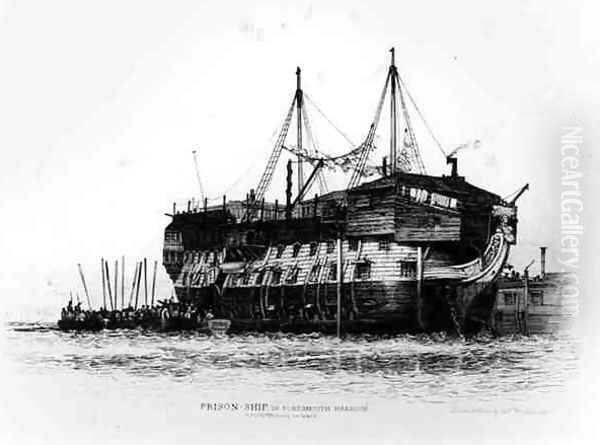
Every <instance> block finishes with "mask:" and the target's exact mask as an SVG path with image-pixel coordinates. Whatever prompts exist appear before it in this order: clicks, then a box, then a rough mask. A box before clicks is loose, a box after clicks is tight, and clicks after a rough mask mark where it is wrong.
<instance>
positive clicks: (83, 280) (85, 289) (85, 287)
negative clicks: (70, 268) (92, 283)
mask: <svg viewBox="0 0 600 445" xmlns="http://www.w3.org/2000/svg"><path fill="white" fill-rule="evenodd" d="M77 268H78V269H79V276H80V277H81V282H82V283H83V290H84V291H85V297H86V298H87V302H88V308H89V309H90V311H91V310H92V303H90V296H89V294H88V290H87V286H86V285H85V277H84V276H83V270H82V269H81V264H77Z"/></svg>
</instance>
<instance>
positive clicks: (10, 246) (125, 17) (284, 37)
mask: <svg viewBox="0 0 600 445" xmlns="http://www.w3.org/2000/svg"><path fill="white" fill-rule="evenodd" d="M597 17H598V11H597V8H596V7H595V6H594V2H558V1H554V2H553V1H546V2H536V1H506V2H465V1H454V2H430V1H419V2H414V1H412V2H407V1H395V2H377V1H371V2H364V1H343V2H341V1H338V2H334V1H329V2H318V3H317V2H309V1H301V2H277V1H261V2H248V1H237V2H228V3H227V4H225V3H224V2H220V1H169V2H166V1H160V2H156V1H155V2H153V1H103V2H81V1H60V0H56V1H53V2H43V1H37V2H36V1H26V0H25V1H1V2H0V61H1V62H0V63H1V69H0V119H1V122H2V125H1V126H0V128H1V131H0V150H1V151H0V153H1V154H0V156H1V158H0V159H1V162H0V218H1V221H2V223H1V228H2V230H1V231H0V249H1V251H2V253H3V254H2V255H1V258H0V291H1V292H2V296H3V297H4V298H3V301H4V302H3V305H4V307H3V312H4V315H5V316H6V317H8V318H15V317H29V318H31V317H33V318H36V317H37V318H49V319H53V318H55V317H56V315H57V311H58V308H59V307H60V305H62V304H64V302H65V301H66V296H67V295H68V293H69V291H73V292H74V293H77V292H80V293H82V290H81V286H80V284H79V278H78V275H77V267H76V265H77V264H78V263H81V264H82V267H83V270H84V272H85V273H86V278H87V279H88V282H89V286H90V289H91V292H90V293H91V294H92V295H91V296H92V300H93V302H94V304H95V305H97V304H98V303H99V301H100V299H101V297H100V295H101V291H100V289H101V287H100V284H99V283H100V272H99V268H100V258H101V257H104V258H107V259H108V260H109V261H110V262H111V263H110V264H112V262H113V261H114V260H115V259H117V258H120V257H121V255H125V256H126V266H127V278H128V282H129V280H130V279H131V278H130V277H131V274H132V270H133V265H134V263H135V261H137V260H139V259H140V258H142V257H147V258H149V260H150V262H152V261H153V260H155V259H156V260H158V261H159V262H160V259H161V243H162V235H163V230H164V227H165V226H166V225H167V224H168V222H169V218H168V217H167V216H165V215H164V213H165V212H169V211H170V209H171V208H172V202H174V201H177V202H180V203H182V202H185V201H187V200H188V199H190V198H191V197H193V196H196V195H197V190H198V186H197V182H196V177H195V171H194V166H193V161H192V154H191V152H192V150H196V151H197V152H198V157H199V163H200V167H199V170H200V175H201V178H202V182H203V185H204V188H205V189H206V193H207V195H208V196H209V197H211V198H212V197H216V198H217V199H219V197H220V196H221V195H222V194H223V193H225V192H226V193H227V195H228V196H230V197H231V198H243V197H244V196H245V194H246V192H247V191H248V190H249V188H251V187H255V186H256V184H257V183H258V179H259V177H260V174H261V172H262V168H264V165H265V163H266V159H267V157H268V155H269V153H270V151H271V148H272V143H273V140H274V136H275V134H276V133H275V132H276V130H277V127H278V126H279V125H281V122H282V120H283V118H284V115H285V112H286V110H287V108H288V107H289V104H290V102H291V99H292V96H293V93H294V88H295V70H296V66H301V67H302V73H303V79H302V81H303V88H304V90H305V91H306V93H307V94H308V95H309V97H310V98H311V99H314V101H315V103H316V104H317V105H318V106H319V107H320V108H321V109H322V110H323V111H325V112H326V114H327V116H328V117H329V118H330V119H332V121H334V122H335V124H336V126H338V127H339V128H340V129H342V130H343V131H344V132H345V133H347V134H348V136H349V137H350V138H351V139H352V140H353V141H354V142H356V141H361V140H362V139H363V138H364V137H365V135H366V133H367V131H368V128H369V125H370V121H371V119H372V116H373V113H374V109H375V107H376V103H377V99H378V95H379V94H380V91H381V87H382V85H383V81H384V79H385V74H386V70H387V66H388V64H389V52H388V50H389V48H390V47H392V46H394V47H395V48H396V64H397V66H398V70H399V72H400V75H401V76H402V78H403V79H404V81H405V83H406V84H407V86H408V88H409V91H410V93H411V95H412V96H413V97H414V98H415V100H416V102H417V104H418V106H419V109H420V110H421V111H422V113H423V115H424V116H425V117H426V119H427V121H428V123H429V125H430V127H431V128H432V129H433V130H434V133H435V135H436V136H437V138H438V139H439V140H440V142H441V144H442V146H443V148H444V150H445V151H446V152H449V151H451V150H452V149H453V148H454V147H456V146H458V145H460V144H462V143H465V142H466V141H470V140H474V139H478V140H480V141H481V147H480V148H479V149H477V150H468V151H463V152H462V153H460V155H459V161H458V167H459V173H460V174H462V175H464V176H466V178H467V180H468V181H470V182H472V183H473V184H475V185H478V186H481V187H483V188H486V189H488V190H491V191H493V192H495V193H498V194H499V195H501V196H505V195H508V194H509V193H511V192H513V191H514V190H516V189H518V188H519V187H521V186H523V185H524V184H525V183H529V184H530V190H529V191H528V192H526V193H525V194H524V195H523V196H522V197H521V199H520V200H519V202H518V204H519V218H520V223H519V229H518V231H519V240H518V246H517V247H516V248H515V249H514V250H513V253H512V256H511V259H510V261H511V262H512V263H514V264H515V265H517V266H518V267H523V266H524V265H525V264H527V263H528V262H529V261H530V260H531V259H537V258H538V250H537V249H538V247H539V246H541V245H545V246H548V247H549V269H551V270H559V268H560V265H559V264H558V262H557V259H558V255H559V251H560V238H559V231H560V192H561V186H560V180H561V167H560V137H561V135H562V134H563V132H564V130H563V127H566V126H581V127H582V128H583V129H584V141H585V142H584V148H585V149H582V150H581V153H580V156H579V158H580V162H581V165H582V167H581V168H582V170H584V177H583V179H582V186H581V187H582V190H583V191H584V193H587V190H589V191H590V193H591V191H592V190H593V189H594V188H595V187H597V185H598V184H597V180H596V179H595V178H594V177H593V175H592V174H590V173H591V172H592V171H593V169H594V167H593V166H592V163H593V162H595V160H594V157H593V156H592V149H591V147H592V137H593V134H594V132H596V131H597V130H596V129H595V128H594V126H595V125H594V124H595V120H594V119H593V118H594V114H595V113H594V112H595V111H596V110H597V108H596V107H597V102H598V98H600V84H599V83H598V81H597V79H598V78H599V77H600V33H599V32H598V31H597V24H596V18H597ZM313 114H314V115H315V118H317V117H318V116H317V114H316V113H313ZM595 115H596V116H597V113H596V114H595ZM385 116H386V112H384V119H385ZM315 120H318V119H315ZM413 120H414V122H415V131H416V133H417V139H418V140H419V144H420V148H421V151H422V155H423V158H424V161H425V164H426V166H427V168H428V172H430V173H432V174H441V173H447V167H446V165H445V162H444V160H443V157H442V156H441V155H440V152H439V150H438V148H437V147H436V146H435V144H434V143H433V141H432V140H431V138H430V137H429V136H428V134H427V132H426V131H424V128H423V125H422V123H421V122H419V121H418V117H417V116H416V115H415V116H414V117H413ZM315 126H316V127H317V128H319V129H322V130H323V136H322V139H320V141H321V146H320V148H322V149H323V151H326V152H329V153H342V152H344V151H347V150H348V149H349V147H348V145H347V144H346V143H345V142H344V141H343V139H341V138H339V137H338V138H337V139H335V136H332V135H329V136H328V133H327V131H329V133H331V129H329V130H327V128H326V127H327V126H326V125H324V124H323V125H321V126H319V125H318V124H315ZM383 130H385V127H382V131H383ZM386 138H387V136H386V135H385V134H381V135H380V138H378V139H377V141H378V143H379V145H381V148H382V150H383V151H382V152H381V153H380V154H378V155H377V156H382V155H383V154H385V153H384V151H385V144H386V141H387V139H386ZM281 166H283V163H282V164H281ZM277 187H279V186H277ZM277 190H279V191H281V190H282V188H281V187H279V188H277ZM277 190H276V191H277ZM586 199H588V200H589V202H591V197H589V196H588V197H587V198H586ZM589 209H590V207H588V206H586V208H585V210H584V213H587V212H589ZM584 216H585V217H587V218H588V219H586V221H587V223H586V224H587V227H589V229H588V228H586V235H585V236H587V237H590V238H591V237H592V236H593V235H592V234H593V230H592V228H593V227H594V225H593V219H592V218H594V215H587V214H586V215H584ZM598 252H599V251H598V250H594V249H589V250H588V251H587V253H584V254H585V255H588V257H586V258H589V259H590V261H589V262H588V267H589V268H590V269H591V268H592V267H595V265H597V260H596V254H597V253H598ZM582 255H583V254H582ZM538 264H539V261H536V264H534V266H533V270H534V271H537V270H539V269H536V267H538ZM111 272H112V271H111ZM126 287H129V284H127V285H126ZM158 293H159V295H161V296H166V295H169V294H170V293H171V284H170V282H169V280H168V277H167V276H166V273H165V272H164V270H163V269H162V267H159V274H158Z"/></svg>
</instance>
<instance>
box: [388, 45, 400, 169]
mask: <svg viewBox="0 0 600 445" xmlns="http://www.w3.org/2000/svg"><path fill="white" fill-rule="evenodd" d="M390 52H391V53H392V63H391V65H390V78H391V79H390V80H391V82H392V84H391V90H390V94H391V97H390V172H391V173H392V174H394V173H396V159H397V154H396V147H397V144H396V142H397V128H396V126H397V122H398V120H397V117H396V76H397V74H396V65H395V58H394V52H395V50H394V48H392V49H390Z"/></svg>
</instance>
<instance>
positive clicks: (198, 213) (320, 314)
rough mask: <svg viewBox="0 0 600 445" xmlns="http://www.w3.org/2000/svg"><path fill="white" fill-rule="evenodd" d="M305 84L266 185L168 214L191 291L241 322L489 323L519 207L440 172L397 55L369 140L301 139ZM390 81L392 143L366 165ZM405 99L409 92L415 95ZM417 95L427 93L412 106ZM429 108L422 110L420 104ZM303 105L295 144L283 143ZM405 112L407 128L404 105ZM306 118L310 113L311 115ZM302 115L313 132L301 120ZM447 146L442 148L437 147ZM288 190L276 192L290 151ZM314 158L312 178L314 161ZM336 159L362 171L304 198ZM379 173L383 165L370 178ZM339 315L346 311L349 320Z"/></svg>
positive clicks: (171, 239) (404, 327)
mask: <svg viewBox="0 0 600 445" xmlns="http://www.w3.org/2000/svg"><path fill="white" fill-rule="evenodd" d="M296 75H297V88H296V91H295V94H294V98H293V101H292V104H291V106H290V108H289V111H288V113H287V116H286V119H285V121H284V124H283V126H282V128H281V131H280V133H279V135H278V138H277V140H276V143H275V146H274V148H273V151H272V153H271V156H270V158H269V160H268V163H267V166H266V169H265V171H264V173H263V175H262V177H261V178H260V181H259V183H258V186H257V187H256V189H254V190H250V193H249V194H248V195H247V196H246V199H245V200H237V201H235V200H234V201H231V200H227V198H226V197H225V196H224V197H223V202H222V204H219V205H216V206H215V205H213V206H208V205H207V200H206V199H204V206H203V208H198V207H197V206H194V205H191V203H190V202H188V205H187V209H184V210H183V211H178V210H177V208H176V206H175V205H174V206H173V213H172V214H168V216H170V217H172V221H171V222H170V223H169V224H168V226H167V227H166V229H165V237H164V249H163V264H164V266H165V268H166V270H167V272H168V274H169V276H170V278H171V279H172V281H173V284H174V287H175V291H176V294H177V297H178V299H179V301H180V302H183V303H186V304H187V303H191V304H193V305H194V306H195V307H196V308H198V310H204V311H210V312H211V313H213V314H214V315H215V317H216V318H224V319H228V320H230V321H231V331H234V332H235V331H244V330H253V331H256V330H257V331H284V332H286V331H287V332H311V331H323V332H335V330H336V328H337V329H340V327H341V329H342V330H343V331H344V332H377V333H381V332H389V333H395V332H420V331H440V330H445V331H454V332H457V333H458V334H459V335H462V334H464V333H469V332H475V331H477V330H479V329H481V328H482V327H484V326H486V325H489V322H490V318H491V316H492V310H493V307H494V302H495V296H496V281H497V278H498V277H499V275H500V273H501V271H502V269H503V267H504V265H505V262H506V260H507V257H508V254H509V250H510V246H511V245H513V244H515V242H516V225H517V207H516V206H515V202H516V199H517V198H518V197H519V196H520V194H521V193H522V192H523V191H524V190H525V188H523V189H522V190H521V191H520V192H519V193H518V194H517V195H516V196H515V198H513V199H512V200H511V201H505V200H504V199H502V198H501V197H500V196H498V195H496V194H494V193H491V192H488V191H486V190H483V189H481V188H478V187H476V186H474V185H472V184H470V183H468V182H467V181H466V180H465V178H464V177H463V176H459V174H458V169H457V159H456V157H455V156H454V153H453V154H451V155H449V156H447V163H448V164H449V165H450V166H451V173H450V174H449V175H448V176H430V175H427V174H425V168H424V165H423V162H422V160H421V156H420V154H419V148H418V145H417V141H416V138H415V135H414V131H413V129H412V126H411V123H410V116H409V114H408V112H407V106H406V105H407V104H406V102H405V97H404V94H405V92H406V88H405V85H404V83H403V81H402V79H401V78H400V76H399V75H398V72H397V69H396V66H395V63H394V54H393V49H392V62H391V65H390V67H389V70H388V73H387V77H386V81H385V86H384V89H383V92H382V94H381V97H380V100H379V103H378V106H377V109H376V113H375V118H374V119H373V123H372V124H371V126H370V129H369V132H368V134H367V136H366V138H365V140H364V141H363V142H362V144H360V145H359V146H358V147H356V148H355V149H353V150H352V151H351V152H349V153H347V154H345V155H342V156H337V157H332V156H328V155H324V154H323V153H320V152H318V151H316V150H315V149H313V150H309V149H307V148H305V147H303V135H306V136H310V126H309V123H308V121H307V119H306V113H305V98H306V95H305V94H304V92H303V90H302V88H301V84H300V69H299V68H298V70H297V72H296ZM388 90H389V92H390V97H391V100H390V117H391V119H390V133H391V135H390V152H389V158H387V159H386V158H384V160H383V163H382V165H381V166H378V167H372V166H369V165H367V161H368V159H369V156H370V155H371V154H372V152H373V151H374V148H375V144H374V139H375V134H376V131H377V127H378V124H379V121H380V117H381V113H382V108H383V105H384V101H385V98H386V95H387V92H388ZM408 98H409V99H410V100H411V101H412V98H411V97H410V94H408ZM415 107H416V105H415ZM417 110H418V109H417ZM294 115H295V116H296V119H297V126H298V130H297V137H296V139H297V140H296V145H295V146H289V145H286V138H287V135H288V132H289V129H290V127H291V124H292V120H293V117H294ZM401 117H402V118H403V120H404V122H405V127H406V128H405V130H404V134H403V140H402V141H401V142H399V141H398V139H399V138H398V131H397V129H398V125H399V121H400V118H401ZM303 123H304V125H303ZM303 127H304V132H303V131H302V128H303ZM440 148H441V147H440ZM284 150H286V151H288V152H291V153H292V154H293V156H294V157H296V158H297V162H296V163H295V164H296V166H297V167H296V170H297V178H298V179H297V193H296V196H295V197H294V196H292V185H293V184H292V182H293V171H292V170H293V167H292V162H291V161H289V162H288V163H287V187H286V200H285V203H283V204H282V205H280V204H279V202H278V201H274V202H268V201H265V193H266V191H267V189H268V188H269V185H270V184H271V180H272V178H273V174H274V172H275V169H276V166H277V163H278V160H279V159H280V157H281V154H282V152H283V151H284ZM305 166H310V167H312V172H311V173H310V174H309V176H308V178H307V179H306V180H305V179H304V172H303V167H305ZM325 167H329V168H343V169H349V170H351V172H352V173H351V178H350V181H349V183H348V186H347V187H346V188H345V189H342V190H337V191H332V192H328V193H323V194H321V195H314V196H311V197H310V198H308V197H307V194H308V191H309V190H310V188H311V187H312V186H313V185H314V184H315V183H317V182H319V181H323V171H324V169H325ZM374 171H375V172H377V174H378V176H379V177H378V178H377V179H374V180H369V181H367V182H363V183H362V184H361V181H363V180H364V179H365V177H366V176H368V174H370V173H372V172H374ZM338 321H339V323H338Z"/></svg>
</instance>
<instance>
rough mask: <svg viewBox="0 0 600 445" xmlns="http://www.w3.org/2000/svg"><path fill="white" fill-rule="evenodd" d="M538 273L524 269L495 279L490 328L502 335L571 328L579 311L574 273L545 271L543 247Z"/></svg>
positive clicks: (543, 248) (552, 331) (543, 332)
mask: <svg viewBox="0 0 600 445" xmlns="http://www.w3.org/2000/svg"><path fill="white" fill-rule="evenodd" d="M540 263H541V272H540V275H538V276H535V277H532V278H530V277H529V275H528V273H527V271H525V273H524V274H523V275H522V276H521V275H518V274H516V273H514V271H513V273H512V274H511V275H506V276H502V277H500V278H499V279H498V295H497V298H496V304H495V305H494V310H493V330H494V331H495V332H496V333H497V334H500V335H505V334H532V335H533V334H553V333H560V332H563V331H567V330H569V329H571V328H572V327H573V325H574V322H575V320H576V317H577V313H578V310H579V308H578V298H577V296H578V291H577V288H576V286H574V283H575V281H574V280H573V275H572V274H570V273H565V272H546V248H545V247H542V248H541V255H540Z"/></svg>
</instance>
